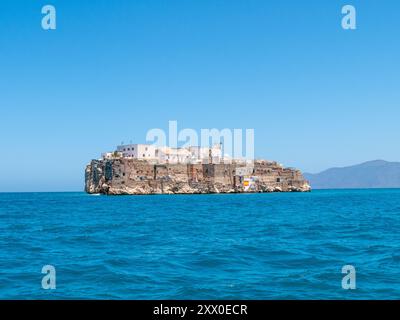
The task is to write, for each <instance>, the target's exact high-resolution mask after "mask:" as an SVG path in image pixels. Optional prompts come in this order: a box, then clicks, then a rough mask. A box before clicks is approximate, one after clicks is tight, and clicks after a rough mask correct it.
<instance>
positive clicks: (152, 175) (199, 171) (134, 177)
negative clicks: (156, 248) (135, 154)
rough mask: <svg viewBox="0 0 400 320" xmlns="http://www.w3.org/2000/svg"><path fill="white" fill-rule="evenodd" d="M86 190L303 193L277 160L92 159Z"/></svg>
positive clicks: (301, 182) (304, 185)
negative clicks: (179, 161)
mask: <svg viewBox="0 0 400 320" xmlns="http://www.w3.org/2000/svg"><path fill="white" fill-rule="evenodd" d="M85 191H86V192H87V193H92V194H93V193H100V194H108V195H129V194H132V195H133V194H202V193H203V194H205V193H242V192H305V191H310V186H309V184H308V182H307V181H306V180H305V179H304V177H303V175H302V173H301V172H300V171H299V170H296V169H291V168H284V167H282V166H281V165H279V164H278V163H276V162H270V161H265V160H257V161H254V163H253V165H252V166H248V165H246V164H243V163H229V164H224V163H219V164H152V163H150V162H147V161H143V160H136V159H132V158H115V159H104V160H92V161H91V163H90V164H89V165H88V166H87V167H86V172H85Z"/></svg>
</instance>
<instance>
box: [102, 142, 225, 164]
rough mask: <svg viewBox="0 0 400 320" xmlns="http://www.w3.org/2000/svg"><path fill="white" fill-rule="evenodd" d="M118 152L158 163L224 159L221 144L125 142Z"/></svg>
mask: <svg viewBox="0 0 400 320" xmlns="http://www.w3.org/2000/svg"><path fill="white" fill-rule="evenodd" d="M117 152H118V154H120V155H122V157H125V158H134V159H140V160H149V161H150V160H153V161H156V162H157V163H209V162H210V160H211V161H212V162H213V163H219V162H220V161H221V159H222V156H221V154H222V150H221V146H220V145H219V144H215V145H214V146H213V147H212V148H207V147H196V146H192V147H185V148H170V147H156V146H154V145H149V144H124V145H119V146H117ZM104 156H105V155H103V157H104ZM107 156H108V157H112V154H107Z"/></svg>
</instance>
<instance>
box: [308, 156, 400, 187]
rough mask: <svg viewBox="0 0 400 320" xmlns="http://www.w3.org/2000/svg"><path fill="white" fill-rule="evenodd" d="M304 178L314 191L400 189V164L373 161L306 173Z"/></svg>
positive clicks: (379, 160)
mask: <svg viewBox="0 0 400 320" xmlns="http://www.w3.org/2000/svg"><path fill="white" fill-rule="evenodd" d="M304 177H305V178H306V179H307V180H308V181H309V182H310V184H311V188H313V189H346V188H349V189H355V188H400V162H390V161H386V160H381V159H378V160H371V161H366V162H363V163H360V164H356V165H351V166H346V167H333V168H329V169H327V170H324V171H322V172H320V173H314V174H313V173H304Z"/></svg>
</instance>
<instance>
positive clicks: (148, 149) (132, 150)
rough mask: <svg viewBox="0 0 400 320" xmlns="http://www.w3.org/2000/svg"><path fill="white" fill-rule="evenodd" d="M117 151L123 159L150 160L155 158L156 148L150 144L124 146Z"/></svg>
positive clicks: (118, 147)
mask: <svg viewBox="0 0 400 320" xmlns="http://www.w3.org/2000/svg"><path fill="white" fill-rule="evenodd" d="M117 151H118V152H120V153H121V154H122V156H123V157H125V158H135V159H144V160H151V159H155V158H156V148H155V146H153V145H150V144H124V145H120V146H117Z"/></svg>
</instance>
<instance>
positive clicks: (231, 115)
mask: <svg viewBox="0 0 400 320" xmlns="http://www.w3.org/2000/svg"><path fill="white" fill-rule="evenodd" d="M46 4H53V5H55V7H56V9H57V30H55V31H44V30H42V28H41V18H42V14H41V7H42V6H43V5H46ZM345 4H353V5H354V6H355V7H356V9H357V30H355V31H345V30H343V29H342V28H341V18H342V15H341V7H342V6H343V5H345ZM399 17H400V2H399V1H394V0H393V1H389V0H387V1H385V0H384V1H381V0H379V1H378V0H363V1H354V0H349V1H335V0H329V1H321V0H315V1H308V0H307V1H298V0H292V1H267V0H202V1H188V0H168V1H167V0H165V1H159V0H134V1H130V0H125V1H121V0H117V1H93V0H91V1H89V0H86V1H82V0H80V1H72V0H68V1H67V0H63V1H55V0H54V1H51V2H50V1H47V0H43V1H39V0H32V1H22V0H12V1H11V0H2V1H0V112H1V113H0V114H1V126H0V135H1V140H0V148H1V158H0V177H1V178H0V182H1V184H0V191H46V190H47V191H62V190H83V181H84V167H85V165H86V163H88V162H89V161H90V160H91V159H92V158H97V157H99V155H100V154H101V152H103V151H108V150H112V149H113V148H114V147H115V146H116V145H117V144H119V143H120V142H121V141H125V142H128V141H129V140H133V141H135V142H144V140H145V135H146V132H147V130H148V129H151V128H167V125H168V120H177V121H178V123H179V127H180V128H181V129H182V128H185V127H189V128H194V129H196V130H200V129H201V128H214V127H215V128H219V129H223V128H254V129H255V140H256V141H255V142H256V143H255V147H256V148H255V152H256V156H257V157H264V158H267V159H274V160H277V161H279V162H281V163H283V164H285V165H287V166H295V167H298V168H300V169H302V170H304V171H308V172H318V171H320V170H323V169H325V168H328V167H331V166H344V165H349V164H355V163H359V162H363V161H367V160H373V159H385V160H392V161H396V160H400V148H399V147H398V146H399V141H400V129H399V122H400V120H399V119H400V105H399V102H400V90H399V88H400V63H399V61H400V45H399V44H400V33H399V32H400V18H399Z"/></svg>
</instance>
